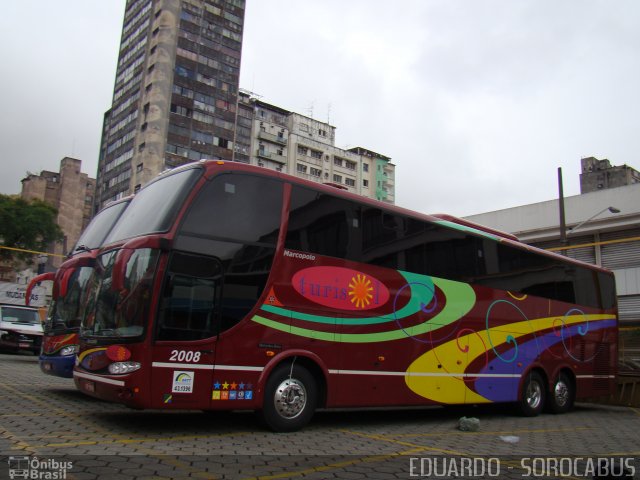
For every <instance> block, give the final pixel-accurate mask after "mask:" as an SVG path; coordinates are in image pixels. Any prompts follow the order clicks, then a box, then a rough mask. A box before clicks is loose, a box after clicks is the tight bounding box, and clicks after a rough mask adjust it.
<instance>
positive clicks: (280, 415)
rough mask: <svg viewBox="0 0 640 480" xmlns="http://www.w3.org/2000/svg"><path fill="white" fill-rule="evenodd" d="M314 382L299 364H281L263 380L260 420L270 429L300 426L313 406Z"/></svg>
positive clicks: (287, 429) (310, 415)
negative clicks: (264, 382)
mask: <svg viewBox="0 0 640 480" xmlns="http://www.w3.org/2000/svg"><path fill="white" fill-rule="evenodd" d="M317 391H318V390H317V385H316V381H315V379H314V378H313V375H311V373H309V371H308V370H307V369H306V368H304V367H301V366H297V365H295V364H294V365H292V364H284V365H280V366H279V367H277V368H276V369H275V370H274V372H273V373H272V374H271V376H270V377H269V380H267V384H266V386H265V390H264V403H263V407H262V411H261V416H262V420H263V421H264V423H265V424H266V425H267V426H268V427H269V428H270V429H271V430H273V431H274V432H292V431H295V430H299V429H301V428H302V427H304V426H305V425H306V424H307V423H309V421H310V420H311V417H313V413H314V412H315V409H316V404H317V398H318V394H317Z"/></svg>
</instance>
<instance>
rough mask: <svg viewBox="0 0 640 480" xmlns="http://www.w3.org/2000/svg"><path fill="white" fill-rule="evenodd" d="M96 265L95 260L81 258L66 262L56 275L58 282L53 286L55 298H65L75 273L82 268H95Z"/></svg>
mask: <svg viewBox="0 0 640 480" xmlns="http://www.w3.org/2000/svg"><path fill="white" fill-rule="evenodd" d="M95 264H96V259H95V258H90V257H79V258H72V259H70V260H67V261H66V262H64V263H63V264H62V265H61V266H60V268H59V269H58V272H57V273H56V280H55V282H54V284H53V298H54V299H56V298H64V297H65V296H66V295H67V291H68V290H69V279H70V278H71V275H73V272H75V271H76V269H78V268H80V267H91V268H93V267H94V266H95Z"/></svg>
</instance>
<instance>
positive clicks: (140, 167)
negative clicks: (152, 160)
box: [136, 163, 143, 172]
mask: <svg viewBox="0 0 640 480" xmlns="http://www.w3.org/2000/svg"><path fill="white" fill-rule="evenodd" d="M142 165H143V164H142V163H139V164H138V165H136V172H141V171H142Z"/></svg>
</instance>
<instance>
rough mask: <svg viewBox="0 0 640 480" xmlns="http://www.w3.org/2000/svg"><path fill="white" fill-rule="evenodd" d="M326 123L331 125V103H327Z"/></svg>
mask: <svg viewBox="0 0 640 480" xmlns="http://www.w3.org/2000/svg"><path fill="white" fill-rule="evenodd" d="M327 123H328V124H329V125H331V103H327Z"/></svg>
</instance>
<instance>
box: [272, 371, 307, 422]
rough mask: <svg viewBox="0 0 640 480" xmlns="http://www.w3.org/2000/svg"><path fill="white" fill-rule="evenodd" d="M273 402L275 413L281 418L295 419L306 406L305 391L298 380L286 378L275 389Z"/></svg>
mask: <svg viewBox="0 0 640 480" xmlns="http://www.w3.org/2000/svg"><path fill="white" fill-rule="evenodd" d="M274 401H275V407H276V411H277V412H278V414H279V415H280V416H281V417H283V418H288V419H292V418H296V417H297V416H299V415H300V414H301V413H302V412H303V411H304V408H305V406H306V405H307V391H306V389H305V388H304V384H303V383H302V382H300V381H299V380H296V379H295V378H287V379H286V380H284V381H283V382H282V383H280V385H278V388H276V391H275V395H274Z"/></svg>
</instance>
